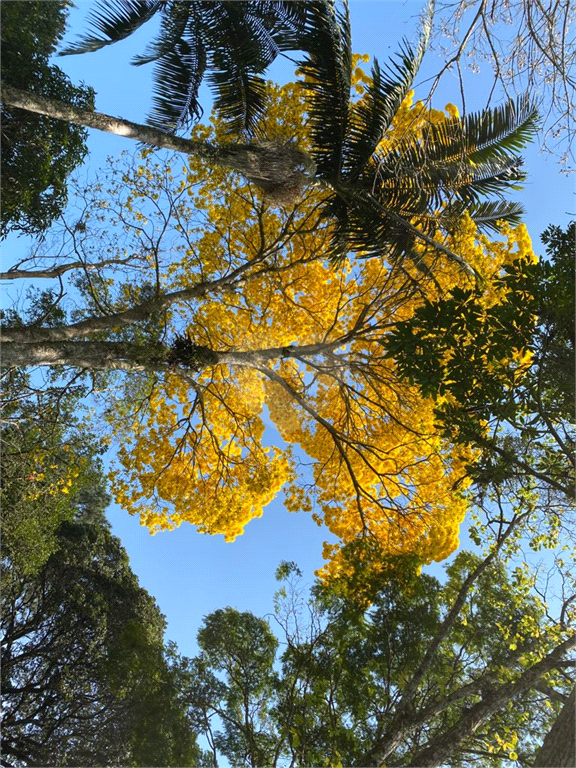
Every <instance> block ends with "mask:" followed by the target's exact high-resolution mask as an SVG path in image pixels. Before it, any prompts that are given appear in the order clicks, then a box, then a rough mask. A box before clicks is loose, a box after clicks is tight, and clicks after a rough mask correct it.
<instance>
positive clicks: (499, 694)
mask: <svg viewBox="0 0 576 768" xmlns="http://www.w3.org/2000/svg"><path fill="white" fill-rule="evenodd" d="M574 646H576V635H572V636H571V637H569V638H568V639H567V640H565V641H564V642H563V643H560V645H558V646H556V648H554V650H553V651H551V652H550V653H549V654H548V655H547V656H545V657H544V658H543V659H541V660H540V661H539V662H537V663H536V664H534V665H533V666H532V667H530V668H529V669H527V670H526V671H525V672H524V673H523V674H522V675H521V676H520V678H519V679H518V680H517V681H516V682H515V683H508V684H506V685H502V686H500V687H499V688H497V689H495V690H493V691H492V692H491V694H490V695H489V696H487V697H486V698H483V699H482V701H479V702H478V703H477V704H475V705H474V706H472V707H470V709H467V710H464V712H463V714H462V716H461V717H460V719H459V720H458V721H457V722H456V723H455V724H454V725H453V726H452V727H451V728H449V729H448V730H447V731H446V732H445V733H441V734H439V735H438V736H436V737H434V738H433V739H431V740H430V741H429V742H428V744H427V745H425V746H424V747H423V749H421V750H420V751H419V752H418V753H417V754H416V755H415V756H414V757H413V758H412V760H411V761H410V763H408V768H436V767H437V766H440V765H444V764H445V763H446V762H447V760H448V758H449V757H450V756H451V755H452V754H454V752H455V751H456V750H457V749H458V747H459V746H460V744H461V743H462V742H463V741H464V740H465V739H467V738H468V737H469V736H471V735H472V734H474V733H475V732H476V731H477V730H478V728H479V727H480V726H481V725H483V723H485V722H486V721H487V720H488V719H489V718H490V717H491V716H492V715H493V714H495V713H496V712H498V710H499V709H501V708H502V707H504V706H506V704H507V703H508V702H509V701H512V700H513V699H515V698H516V697H517V696H519V695H521V694H522V693H525V692H526V691H529V690H530V689H531V688H533V687H534V686H535V685H536V684H537V683H538V682H539V680H540V678H541V677H542V675H544V674H546V672H550V671H551V670H552V669H554V668H555V667H556V665H557V664H558V662H559V661H561V660H562V659H563V658H564V657H565V655H566V654H567V653H569V652H570V651H571V650H572V649H573V648H574ZM547 765H551V764H550V763H547ZM554 768H559V766H555V767H554Z"/></svg>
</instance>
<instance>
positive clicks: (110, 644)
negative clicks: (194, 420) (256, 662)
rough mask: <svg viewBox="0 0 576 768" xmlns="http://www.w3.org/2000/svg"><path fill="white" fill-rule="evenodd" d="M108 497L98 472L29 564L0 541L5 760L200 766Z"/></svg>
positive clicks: (177, 674) (158, 631) (152, 608)
mask: <svg viewBox="0 0 576 768" xmlns="http://www.w3.org/2000/svg"><path fill="white" fill-rule="evenodd" d="M9 501H11V502H14V498H13V495H12V496H11V497H10V500H9ZM51 503H57V500H54V502H52V500H51V499H44V507H45V509H46V512H47V516H48V517H49V518H50V513H51V510H50V504H51ZM107 503H108V497H107V495H106V493H105V491H104V488H103V484H102V480H100V481H99V482H98V483H94V484H93V485H92V486H91V487H90V488H86V489H84V490H83V491H81V492H80V493H79V494H78V495H77V496H76V499H75V516H74V519H73V520H71V521H67V522H63V523H62V524H61V525H60V527H59V529H58V532H57V540H56V544H57V549H56V551H54V552H52V554H51V555H50V557H49V558H48V560H47V561H46V562H45V563H44V564H43V565H42V566H41V567H40V568H39V569H38V570H37V571H36V572H34V573H30V569H22V568H20V567H19V564H18V563H17V562H14V560H13V558H12V547H11V546H10V544H9V545H8V546H5V547H4V550H3V557H2V571H3V591H2V649H3V650H2V689H3V707H4V708H3V731H2V746H3V749H2V755H3V756H2V761H3V762H2V765H3V766H7V767H9V766H24V765H52V766H64V765H77V766H94V765H123V766H150V765H156V766H170V765H173V766H185V765H189V766H192V765H198V764H200V761H201V752H200V750H199V749H198V747H197V746H196V742H195V736H194V732H193V730H192V729H191V724H190V721H189V720H188V718H187V717H186V714H185V707H184V703H183V701H182V698H181V690H182V688H183V671H182V665H181V663H180V661H179V659H178V656H177V654H176V653H175V650H174V648H173V647H165V646H164V644H163V634H164V628H165V621H164V618H163V616H162V614H161V613H160V612H159V610H158V608H157V606H156V604H155V602H154V600H153V598H151V597H150V595H149V594H148V593H147V592H146V591H145V590H144V589H142V588H141V587H140V586H139V585H138V581H137V578H136V576H135V575H134V574H133V573H132V571H131V570H130V566H129V563H128V557H127V555H126V552H125V550H124V549H123V547H122V546H121V544H120V542H119V540H118V539H117V538H116V537H115V536H113V535H112V534H111V533H110V530H109V525H108V523H107V522H106V519H105V517H104V509H105V506H106V505H107ZM5 511H6V507H5ZM10 513H12V510H10Z"/></svg>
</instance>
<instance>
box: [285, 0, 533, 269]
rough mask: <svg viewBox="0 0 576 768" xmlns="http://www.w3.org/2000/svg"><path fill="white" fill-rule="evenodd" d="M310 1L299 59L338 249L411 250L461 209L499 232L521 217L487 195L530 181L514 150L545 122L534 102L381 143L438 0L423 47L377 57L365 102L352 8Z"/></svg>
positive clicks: (411, 76) (391, 254)
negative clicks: (354, 82) (358, 96)
mask: <svg viewBox="0 0 576 768" xmlns="http://www.w3.org/2000/svg"><path fill="white" fill-rule="evenodd" d="M307 6H308V14H307V18H306V23H305V29H304V32H303V33H302V34H301V38H300V44H301V47H302V50H304V51H305V52H306V58H305V59H304V60H303V61H301V62H300V63H299V66H300V70H301V72H302V73H303V75H304V78H305V81H304V87H305V88H306V90H307V93H308V100H307V113H308V127H309V133H310V138H311V144H312V147H313V150H312V156H313V158H314V160H315V162H316V165H317V178H318V179H319V180H320V183H321V184H322V185H323V186H324V187H325V188H326V189H327V190H329V193H330V194H329V196H328V198H327V200H326V202H325V208H324V212H325V214H326V216H330V218H331V219H332V220H333V221H335V223H336V226H335V227H334V236H333V243H332V246H333V253H334V255H335V256H339V255H343V254H345V253H346V252H348V251H356V252H362V253H363V254H365V255H367V256H370V255H381V254H382V253H386V254H387V255H388V257H389V258H391V259H394V258H395V257H399V256H402V255H406V253H410V252H412V250H413V246H414V244H415V242H416V241H417V240H420V241H425V242H430V239H431V237H432V235H433V233H435V232H436V230H437V229H438V228H439V227H440V228H446V229H450V228H451V226H452V224H453V222H454V221H455V220H456V219H457V218H458V217H459V216H460V215H461V214H462V212H463V210H467V211H468V212H469V213H470V215H471V216H472V218H473V219H474V221H475V222H476V224H477V225H478V226H480V227H481V228H489V229H490V228H492V229H495V228H497V222H498V221H500V220H506V221H509V222H512V223H514V222H517V221H518V220H519V217H520V215H521V213H522V208H521V206H519V205H518V204H516V203H510V202H505V201H504V200H502V199H501V200H499V201H488V202H486V201H484V202H482V201H481V198H482V197H483V196H486V195H496V196H498V197H500V198H502V197H503V196H504V194H505V193H506V191H507V190H510V189H518V182H520V181H522V180H523V179H524V178H525V174H524V173H523V172H522V167H521V166H522V159H521V158H520V157H519V156H518V155H517V154H516V152H517V150H518V149H520V148H521V147H522V146H524V145H525V144H526V143H527V141H528V140H529V139H530V137H531V136H532V135H533V133H534V132H535V130H536V127H537V113H536V110H535V108H534V107H533V105H532V104H531V103H530V102H529V101H528V99H526V98H519V99H518V100H516V101H515V102H514V101H509V102H508V103H506V104H504V105H503V106H501V107H498V108H496V109H490V110H484V111H482V112H479V113H475V114H470V115H468V116H467V117H466V118H465V119H461V118H458V117H453V118H451V119H449V120H446V121H444V122H441V123H437V124H432V123H431V124H430V125H428V126H427V128H426V129H425V130H424V132H423V134H422V135H421V136H420V137H419V138H417V139H415V138H414V137H413V136H406V138H405V139H403V140H401V141H400V142H399V143H396V144H395V145H394V146H393V147H392V148H390V149H387V150H380V149H379V144H380V142H381V140H382V138H383V137H384V136H385V134H386V132H387V131H388V130H389V128H390V126H391V124H392V120H393V118H394V116H395V115H396V113H397V111H398V108H399V107H400V105H401V103H402V102H403V100H404V99H405V97H406V95H407V93H408V91H409V90H410V89H411V86H412V83H413V80H414V77H415V75H416V73H417V71H418V68H419V66H420V63H421V61H422V58H423V55H424V53H425V51H426V47H427V43H428V37H429V31H430V27H431V22H432V15H433V7H434V2H433V0H430V2H429V4H428V8H427V11H426V13H425V16H424V21H423V30H422V34H421V37H420V40H419V42H418V45H417V46H416V47H415V48H414V49H413V48H412V47H411V46H410V45H409V44H408V43H407V42H406V41H404V42H403V46H402V48H401V51H400V54H399V56H398V57H397V59H396V60H393V61H391V62H390V64H389V65H388V67H387V69H386V70H384V71H383V70H382V69H381V68H380V67H379V65H378V62H377V61H375V62H374V65H373V67H372V73H371V75H372V78H371V82H370V84H369V85H368V87H367V91H366V94H365V96H364V98H363V99H362V100H361V101H360V102H359V103H358V104H353V103H352V102H351V101H350V89H351V78H352V61H351V51H350V19H349V15H348V11H347V7H346V6H344V7H343V8H342V10H340V11H339V10H338V9H337V8H336V6H335V5H334V4H333V3H325V2H311V3H308V4H307ZM438 211H441V212H440V213H438ZM413 222H417V226H413ZM436 247H438V243H436ZM442 250H445V251H446V249H442ZM446 252H447V251H446ZM449 255H451V256H452V257H454V254H449ZM463 266H464V265H463Z"/></svg>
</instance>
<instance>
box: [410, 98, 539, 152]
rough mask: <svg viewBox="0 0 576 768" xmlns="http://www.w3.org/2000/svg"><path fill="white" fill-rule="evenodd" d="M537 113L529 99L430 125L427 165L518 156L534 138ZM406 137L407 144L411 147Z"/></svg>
mask: <svg viewBox="0 0 576 768" xmlns="http://www.w3.org/2000/svg"><path fill="white" fill-rule="evenodd" d="M537 128H538V113H537V111H536V108H535V107H534V105H533V104H532V103H531V102H530V100H529V99H528V98H527V97H526V96H521V97H519V98H518V99H517V100H516V101H512V100H510V101H508V102H506V103H505V104H502V105H501V106H499V107H495V108H493V109H485V110H482V111H481V112H474V113H471V114H469V115H467V116H466V117H465V118H451V119H449V120H443V121H440V122H437V123H432V122H431V123H429V124H428V125H427V126H425V128H424V129H423V131H422V137H421V140H420V144H421V145H422V147H423V148H424V149H425V150H426V154H427V158H428V162H430V163H431V164H434V163H446V162H458V161H461V160H463V159H467V160H469V161H471V162H473V163H475V164H477V165H480V164H482V163H485V162H488V161H493V160H496V159H503V158H507V157H510V156H511V155H512V154H516V153H517V152H518V151H519V150H520V149H522V148H523V147H525V146H526V144H527V143H528V142H529V141H530V140H531V139H532V138H533V137H534V135H535V133H536V130H537ZM410 141H411V138H410V137H407V138H406V139H405V143H410Z"/></svg>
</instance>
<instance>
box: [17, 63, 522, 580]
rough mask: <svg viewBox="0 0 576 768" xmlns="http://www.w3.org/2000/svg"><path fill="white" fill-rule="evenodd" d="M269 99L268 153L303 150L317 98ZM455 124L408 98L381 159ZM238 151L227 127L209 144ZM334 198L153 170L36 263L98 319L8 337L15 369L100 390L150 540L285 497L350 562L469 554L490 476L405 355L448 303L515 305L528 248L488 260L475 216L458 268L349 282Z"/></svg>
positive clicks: (427, 265) (155, 159)
mask: <svg viewBox="0 0 576 768" xmlns="http://www.w3.org/2000/svg"><path fill="white" fill-rule="evenodd" d="M359 58H360V57H356V58H355V59H354V60H353V65H354V68H355V69H354V77H353V84H354V86H356V87H357V91H358V98H357V100H356V102H355V104H356V106H353V109H356V110H361V105H362V100H363V99H364V98H365V97H366V93H367V92H366V90H365V82H366V79H365V76H364V75H363V73H362V71H361V70H360V69H359V68H358V67H357V64H358V63H359ZM268 91H269V94H268V95H269V110H268V114H267V118H266V120H265V124H264V126H263V130H264V131H265V132H266V135H267V136H270V137H271V138H272V139H273V140H274V141H279V142H284V143H286V142H288V141H294V140H295V141H296V142H297V143H298V145H299V146H301V147H303V148H304V149H306V147H307V146H308V142H309V134H308V122H307V118H308V116H307V114H306V113H305V111H304V104H303V101H302V95H301V94H302V91H301V89H299V88H298V86H296V85H295V84H290V85H287V86H284V87H281V88H280V87H277V86H273V85H269V86H268ZM454 115H455V108H454V107H453V106H448V107H447V112H446V113H445V112H440V111H434V110H429V109H426V108H425V107H424V105H423V104H422V103H420V102H419V103H417V104H415V105H412V94H411V93H409V94H408V96H407V98H406V99H405V100H404V102H403V103H402V105H401V106H400V108H399V109H398V110H397V114H396V117H395V119H394V121H393V124H392V127H391V129H390V130H389V131H388V132H386V134H385V136H384V138H383V140H382V147H383V149H382V151H387V152H388V151H390V149H391V148H394V146H395V144H396V143H397V142H403V141H405V140H406V136H407V135H408V134H411V135H412V137H413V141H417V140H418V137H420V136H422V135H423V132H424V131H427V130H429V127H430V125H436V126H442V125H443V124H444V123H448V124H450V121H451V120H452V119H453V117H454ZM223 134H224V127H223V125H222V124H221V123H220V122H218V121H217V120H214V121H213V122H212V124H211V126H209V127H202V126H200V127H198V128H197V129H196V135H195V139H197V140H199V141H206V140H209V141H211V142H216V143H217V142H218V141H219V140H220V139H221V138H222V136H223ZM331 194H332V193H331V192H330V190H326V189H325V187H323V186H322V185H320V186H317V187H315V188H313V189H311V190H309V192H308V194H307V195H306V197H305V198H304V199H303V200H299V201H297V202H295V203H294V202H293V203H292V204H290V205H288V204H285V208H284V209H283V210H279V209H278V208H276V207H274V206H273V205H272V204H271V203H270V201H269V200H268V199H267V198H266V197H263V196H262V194H261V191H260V190H259V189H258V188H257V187H255V186H253V185H250V184H249V183H247V182H246V181H245V179H243V178H242V177H240V176H238V175H234V174H231V173H230V172H228V171H226V170H225V169H221V168H220V169H208V168H207V166H206V164H205V163H204V162H203V161H202V160H201V159H199V158H192V157H191V158H190V159H189V162H188V164H187V165H185V166H182V161H181V159H178V158H177V157H169V158H166V157H160V156H156V155H152V154H151V152H150V150H144V151H143V152H141V153H140V154H139V155H138V156H137V157H136V158H135V159H134V160H131V159H129V158H124V159H123V160H122V161H121V163H119V164H117V165H116V166H114V167H113V168H112V171H111V176H110V178H109V180H108V185H107V186H106V185H105V184H104V183H102V184H101V185H99V186H96V187H94V188H93V189H88V190H85V191H84V203H83V205H82V207H81V210H80V212H79V214H80V218H79V221H78V222H77V224H76V225H75V226H74V227H71V226H70V225H67V226H65V228H64V230H63V231H62V232H61V233H60V234H61V236H62V237H61V240H60V241H59V249H60V250H59V252H60V253H61V254H63V255H64V254H65V253H66V252H68V253H69V254H71V253H72V252H73V253H74V254H75V256H74V258H72V257H69V258H68V260H66V259H64V261H63V262H62V263H60V264H57V265H53V266H52V267H51V268H48V267H46V266H44V267H42V266H41V263H42V264H44V265H46V263H47V260H48V259H49V258H50V256H51V255H52V254H53V253H54V250H51V248H53V246H54V244H52V245H51V244H50V241H48V242H47V243H46V244H45V246H44V251H43V253H39V254H38V255H37V258H38V262H39V264H38V268H37V269H36V270H35V272H34V274H35V275H37V276H39V277H48V276H55V275H56V274H58V275H60V276H61V275H62V274H65V273H66V272H67V271H69V272H70V274H76V278H75V283H76V286H77V288H79V289H80V292H81V294H82V296H83V300H84V303H83V305H82V306H80V307H78V308H77V310H76V313H75V316H74V318H73V321H71V322H69V323H67V324H66V323H63V322H62V323H59V324H56V325H54V326H53V327H49V328H39V327H35V328H32V327H26V328H14V329H8V330H7V331H6V333H5V336H4V340H5V341H6V342H8V343H7V344H5V347H6V349H7V353H6V354H5V361H6V362H7V363H8V364H9V365H51V366H69V367H71V368H72V369H73V370H75V371H77V370H78V369H81V370H88V371H90V372H91V375H92V376H93V377H94V381H95V386H96V388H97V389H104V390H105V392H106V399H107V420H108V423H109V425H110V429H111V432H112V434H113V436H114V439H115V440H116V441H117V445H118V450H117V467H116V470H115V471H114V472H113V474H112V483H113V488H114V492H115V494H116V498H117V500H118V502H119V503H120V504H121V505H123V506H124V507H125V508H127V509H128V510H129V511H130V512H131V513H132V514H138V515H140V518H141V521H142V523H143V524H144V525H146V526H148V527H149V528H150V530H151V531H152V532H154V531H156V530H161V529H170V528H174V527H175V526H178V525H179V524H180V523H182V522H189V523H193V524H195V525H196V526H198V528H199V530H200V531H202V532H206V533H212V534H223V535H224V536H225V537H226V539H227V540H229V541H231V540H233V539H234V538H235V537H236V536H238V535H239V534H241V533H242V531H243V530H244V527H245V526H246V524H247V523H248V522H249V521H250V520H252V519H254V518H255V517H258V516H260V515H262V513H263V510H264V508H265V507H266V505H267V504H268V503H269V502H270V501H271V500H272V499H273V498H275V497H276V496H277V495H278V494H279V493H280V492H281V491H282V490H284V492H285V498H286V505H287V507H288V509H290V510H293V511H300V510H303V511H308V512H312V514H313V515H314V519H315V520H316V522H318V523H319V524H322V525H326V526H327V527H328V529H329V530H330V531H332V533H334V534H335V535H336V536H337V537H338V539H339V541H340V542H341V543H342V544H343V545H347V544H350V543H353V542H355V541H370V542H372V543H373V544H374V545H375V546H376V547H377V548H378V551H379V552H381V553H383V554H387V555H398V554H406V553H410V554H412V555H415V556H417V557H418V558H419V559H420V561H422V562H429V561H431V560H440V559H442V558H444V557H446V556H447V555H448V554H450V552H452V551H453V550H454V549H455V548H456V547H457V544H458V528H459V525H460V523H461V521H462V519H463V517H464V514H465V511H466V501H465V498H464V496H463V491H464V490H465V488H466V486H467V484H468V482H469V481H468V479H467V477H466V466H467V464H469V463H470V461H472V460H473V454H472V452H471V451H470V450H469V449H468V448H467V447H466V446H463V447H454V445H453V444H452V443H451V442H450V441H449V440H447V439H446V438H445V437H444V436H443V435H442V433H441V431H440V430H439V429H438V428H437V426H436V424H435V413H434V408H435V402H434V400H433V398H431V397H428V396H426V395H423V394H422V392H421V391H420V388H419V387H418V386H417V385H411V384H407V383H406V382H405V381H403V380H402V379H401V377H400V375H399V370H398V365H397V363H396V361H395V359H394V357H393V356H392V355H391V354H390V351H389V349H388V346H387V340H388V338H389V336H390V334H391V333H392V332H393V331H394V329H395V328H397V327H398V326H399V324H400V323H403V322H409V321H410V319H411V318H413V317H414V316H415V313H416V312H417V311H418V310H419V309H420V308H422V307H424V306H426V302H431V301H432V302H433V301H436V300H437V299H439V298H440V297H442V296H444V295H446V294H447V293H448V292H450V291H455V290H472V289H473V290H475V291H476V292H477V299H478V302H480V305H481V306H486V307H490V306H493V305H495V304H498V303H499V302H501V301H503V300H504V298H505V291H503V289H502V288H501V286H500V282H499V281H500V275H501V272H502V270H503V269H504V268H505V267H506V265H507V264H509V263H511V262H512V261H513V258H514V257H513V253H514V248H515V247H516V244H517V243H518V242H522V239H523V238H524V237H525V233H524V229H523V228H517V229H509V230H508V237H507V240H505V241H504V242H502V241H500V240H496V241H491V240H489V239H488V238H486V237H484V236H479V234H478V231H477V228H476V225H475V224H474V222H473V220H472V219H471V218H470V217H469V216H466V215H463V216H462V217H461V218H460V220H459V221H458V222H455V225H454V228H453V231H452V233H451V234H448V233H447V232H446V231H440V230H437V231H435V232H434V236H435V239H436V240H437V241H438V242H439V243H441V244H443V245H444V246H445V251H442V250H440V251H438V250H437V249H436V248H434V247H431V246H429V245H428V244H427V243H426V242H423V243H422V244H416V243H415V244H414V246H413V254H414V255H416V256H417V258H413V259H412V260H411V261H402V260H397V259H387V258H386V253H382V254H379V256H380V257H379V258H370V257H369V256H370V254H365V258H362V259H356V260H354V259H352V258H344V259H341V260H340V262H339V263H338V264H337V265H335V264H334V263H333V262H332V261H331V260H330V258H328V254H330V253H331V243H332V242H333V238H334V226H336V227H337V226H338V225H337V224H336V225H335V224H334V223H333V221H332V220H330V219H329V218H326V217H325V215H324V212H325V211H324V206H325V202H326V198H327V196H330V195H331ZM67 249H68V250H67ZM454 252H455V253H458V254H460V255H461V258H462V260H463V261H464V262H465V263H466V264H467V265H469V267H470V270H468V271H466V270H463V269H462V268H461V264H460V263H459V262H458V261H454V259H452V258H451V256H450V254H451V253H454ZM9 274H10V273H9ZM14 274H16V273H14ZM28 274H31V273H30V272H28ZM477 277H479V278H480V279H481V284H482V288H481V289H480V288H478V281H477V279H476V278H477ZM98 372H103V373H98ZM115 372H116V373H115ZM118 372H120V373H123V374H124V375H123V376H122V377H121V376H120V375H119V373H118ZM304 457H306V458H305V461H306V462H308V463H309V465H310V469H309V471H307V472H306V473H304V474H301V473H300V472H299V471H298V467H299V465H300V464H301V462H302V461H303V460H304ZM325 556H326V557H327V559H328V560H329V563H328V564H327V566H326V568H325V571H324V575H325V576H327V577H329V576H333V575H335V574H337V573H338V572H339V571H340V570H341V569H342V568H343V567H344V566H343V561H342V559H341V554H340V545H333V546H327V547H326V551H325Z"/></svg>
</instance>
